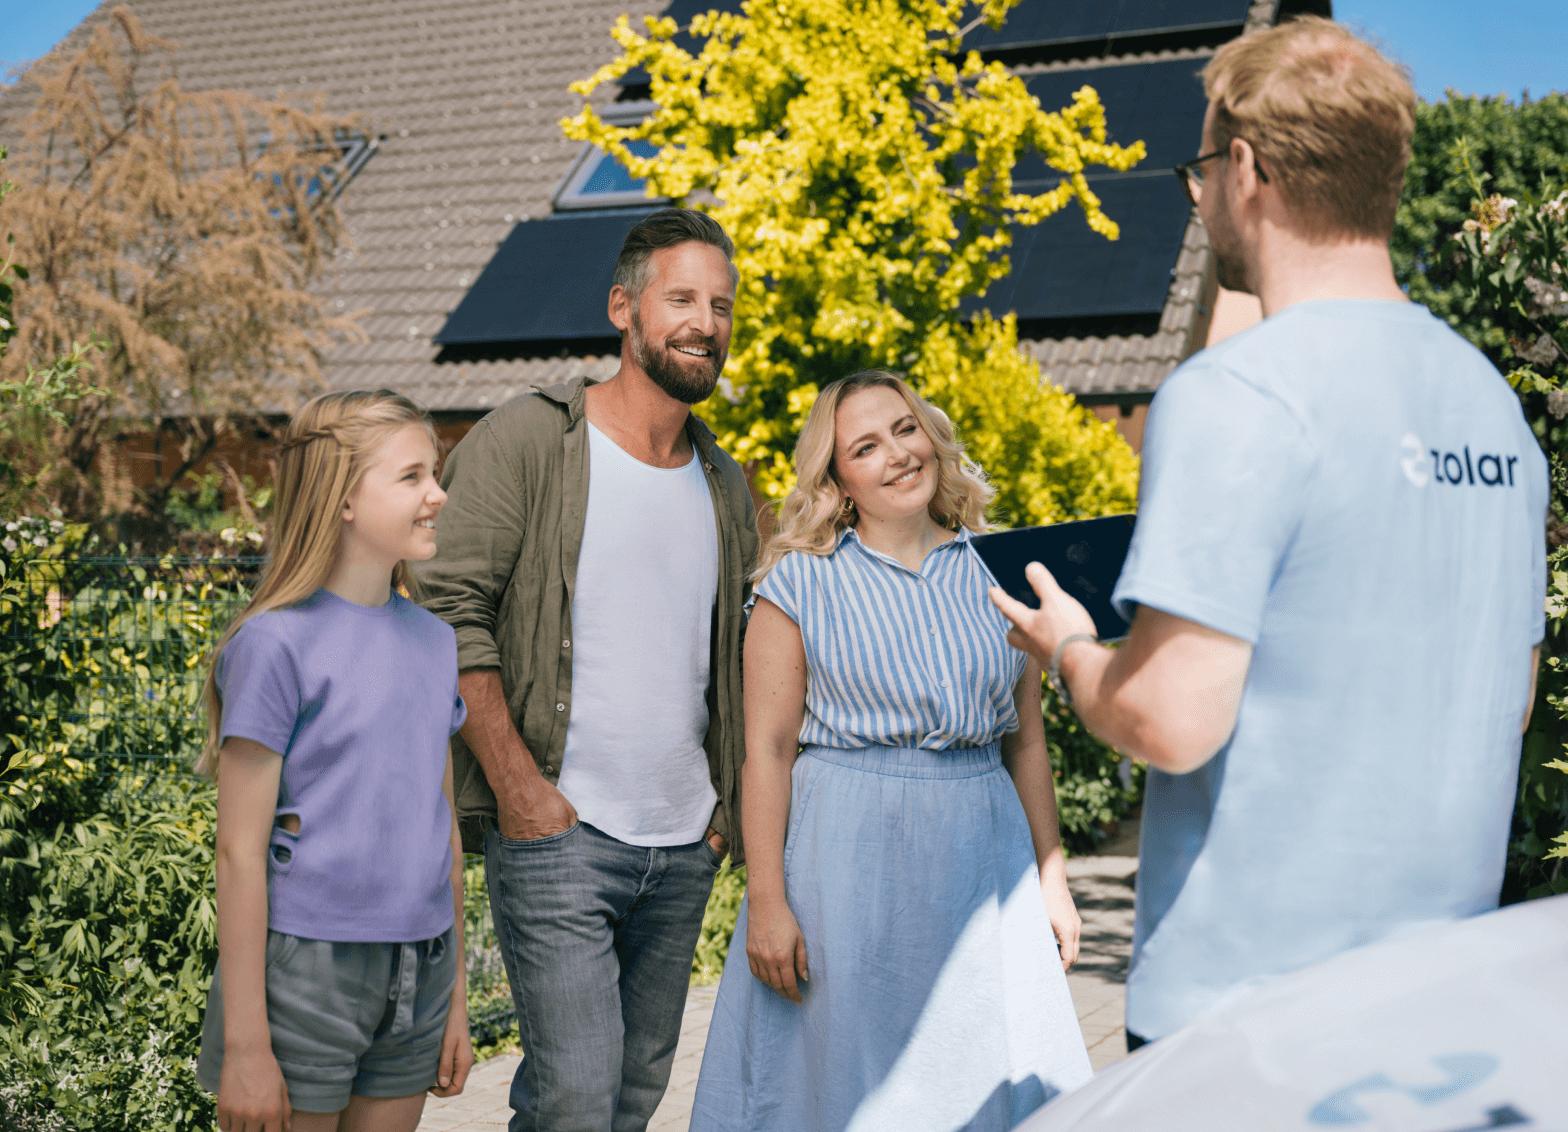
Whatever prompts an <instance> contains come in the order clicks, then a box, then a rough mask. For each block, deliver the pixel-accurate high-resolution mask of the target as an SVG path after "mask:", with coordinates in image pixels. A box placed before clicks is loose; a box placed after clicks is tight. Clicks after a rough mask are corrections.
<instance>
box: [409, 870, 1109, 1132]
mask: <svg viewBox="0 0 1568 1132" xmlns="http://www.w3.org/2000/svg"><path fill="white" fill-rule="evenodd" d="M1113 848H1114V849H1116V850H1122V851H1126V852H1130V851H1132V850H1131V848H1130V847H1128V846H1126V845H1117V846H1114V847H1113ZM1137 867H1138V860H1137V858H1136V857H1130V856H1103V857H1074V858H1073V859H1072V860H1071V861H1069V862H1068V864H1067V872H1068V876H1069V877H1070V878H1071V881H1072V887H1073V897H1074V899H1076V900H1077V902H1078V911H1079V914H1080V915H1082V917H1083V947H1082V950H1081V953H1080V958H1079V960H1078V963H1077V965H1076V966H1075V967H1074V968H1073V970H1072V973H1071V974H1069V975H1068V976H1067V981H1068V983H1069V985H1070V986H1071V988H1072V994H1073V1002H1074V1004H1075V1005H1076V1006H1077V1008H1078V1024H1079V1025H1080V1026H1081V1027H1082V1028H1083V1039H1084V1042H1085V1043H1086V1044H1087V1045H1088V1047H1089V1058H1090V1060H1091V1061H1092V1062H1093V1063H1094V1067H1095V1068H1096V1069H1100V1068H1102V1067H1103V1066H1106V1065H1109V1064H1111V1063H1112V1062H1114V1061H1120V1060H1121V1059H1122V1058H1123V1057H1125V1056H1127V1049H1126V1040H1127V1039H1126V1034H1125V1032H1124V1031H1123V1028H1122V986H1123V984H1124V983H1125V982H1126V980H1127V963H1128V959H1129V957H1130V955H1131V951H1132V883H1133V875H1134V873H1135V872H1136V871H1137ZM717 989H718V988H717V987H693V988H692V990H691V993H690V994H689V995H688V996H687V998H686V1017H685V1020H684V1021H683V1022H682V1023H681V1040H680V1045H679V1046H677V1047H676V1050H675V1068H674V1070H673V1071H672V1072H671V1074H670V1088H669V1091H668V1092H667V1093H665V1095H664V1102H663V1103H662V1104H661V1105H660V1106H659V1111H658V1112H657V1113H655V1114H654V1117H653V1123H652V1124H650V1125H649V1129H650V1132H685V1129H686V1125H687V1123H688V1122H689V1120H690V1118H691V1103H692V1094H693V1092H694V1091H695V1090H696V1087H697V1071H698V1069H700V1068H701V1066H702V1047H703V1043H704V1042H705V1041H706V1040H707V1037H708V1019H709V1018H710V1017H711V1016H712V1013H713V998H714V994H715V992H716V991H717ZM519 1060H520V1057H519V1055H517V1054H505V1055H502V1056H500V1057H494V1058H491V1059H490V1060H489V1061H486V1062H485V1063H484V1064H482V1065H479V1066H477V1067H475V1069H474V1071H473V1073H472V1075H471V1076H470V1077H469V1078H468V1088H467V1089H465V1090H464V1091H463V1095H462V1096H460V1097H453V1098H452V1099H450V1100H435V1099H431V1101H430V1102H429V1103H428V1104H426V1105H425V1118H424V1120H423V1121H421V1122H420V1125H419V1127H420V1132H495V1130H498V1129H504V1128H505V1127H506V1121H507V1117H508V1116H509V1115H510V1110H509V1109H508V1107H507V1103H506V1092H507V1087H508V1086H509V1085H510V1084H511V1080H512V1074H513V1072H514V1071H515V1070H516V1069H517V1063H518V1061H519Z"/></svg>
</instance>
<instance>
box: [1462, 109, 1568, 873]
mask: <svg viewBox="0 0 1568 1132" xmlns="http://www.w3.org/2000/svg"><path fill="white" fill-rule="evenodd" d="M1565 113H1568V111H1565ZM1455 160H1456V162H1457V163H1458V166H1459V168H1460V169H1461V171H1462V172H1463V173H1465V174H1466V175H1467V177H1468V179H1469V181H1470V185H1471V189H1472V192H1473V193H1474V196H1475V201H1474V205H1473V215H1472V216H1471V218H1470V219H1469V220H1467V221H1466V222H1465V223H1464V224H1463V226H1462V227H1461V228H1460V230H1459V231H1458V232H1457V233H1455V234H1454V237H1453V239H1454V241H1455V242H1456V243H1457V254H1456V255H1455V259H1456V260H1457V266H1456V272H1455V274H1456V278H1457V280H1458V286H1459V287H1460V288H1462V289H1463V292H1464V295H1465V297H1466V300H1467V304H1468V305H1469V306H1470V307H1471V308H1472V309H1474V310H1476V311H1477V312H1479V317H1482V318H1483V319H1484V321H1485V323H1486V325H1487V327H1488V329H1489V331H1490V335H1489V341H1490V343H1491V344H1490V346H1489V347H1488V344H1487V343H1483V348H1489V352H1490V353H1491V354H1492V356H1493V358H1494V360H1495V361H1497V363H1498V364H1499V365H1500V366H1501V367H1502V368H1503V369H1504V370H1505V371H1506V372H1507V374H1508V380H1509V383H1510V384H1511V385H1513V387H1514V389H1515V390H1516V391H1517V392H1518V394H1519V397H1520V401H1521V403H1522V405H1523V408H1524V412H1525V417H1526V419H1527V420H1528V421H1529V422H1530V427H1531V429H1532V430H1533V431H1534V432H1535V435H1536V437H1537V439H1539V440H1540V442H1541V444H1542V447H1543V448H1544V449H1545V451H1546V454H1547V459H1548V464H1549V467H1550V474H1551V505H1550V514H1549V516H1548V529H1547V532H1546V535H1547V545H1548V551H1547V594H1546V641H1545V644H1544V647H1543V648H1542V650H1541V653H1542V655H1541V668H1540V672H1539V674H1538V684H1537V696H1536V702H1535V705H1534V710H1533V712H1532V713H1531V719H1530V727H1529V730H1528V731H1527V732H1526V733H1525V738H1524V751H1523V758H1522V760H1521V765H1520V775H1519V800H1518V804H1517V806H1516V808H1515V810H1514V825H1513V840H1512V842H1511V843H1510V845H1509V860H1508V876H1507V880H1506V882H1505V889H1504V895H1505V897H1506V898H1508V899H1520V898H1524V897H1529V896H1542V895H1547V894H1549V893H1558V892H1568V869H1565V868H1564V862H1565V861H1568V778H1565V777H1564V774H1565V772H1568V189H1561V190H1560V191H1558V192H1556V194H1555V195H1553V194H1552V193H1551V192H1550V191H1548V192H1545V193H1543V194H1542V195H1541V196H1539V197H1535V196H1533V195H1531V196H1526V197H1525V198H1524V199H1523V200H1515V199H1513V198H1511V197H1504V196H1500V195H1496V194H1493V195H1490V196H1488V195H1485V194H1486V187H1487V186H1486V181H1487V180H1488V179H1489V177H1488V175H1487V174H1486V172H1485V170H1484V169H1483V168H1481V167H1480V166H1479V164H1478V162H1477V160H1476V158H1475V153H1474V150H1473V149H1472V146H1471V145H1470V143H1468V142H1467V141H1463V140H1462V141H1461V142H1459V143H1457V144H1456V146H1455ZM1564 183H1565V184H1568V173H1565V177H1564ZM1451 254H1452V253H1451Z"/></svg>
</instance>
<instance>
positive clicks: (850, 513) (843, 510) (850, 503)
mask: <svg viewBox="0 0 1568 1132" xmlns="http://www.w3.org/2000/svg"><path fill="white" fill-rule="evenodd" d="M854 515H855V501H854V500H853V499H851V498H850V497H849V496H847V495H846V496H844V502H843V503H841V504H839V508H838V517H839V518H840V519H843V520H844V521H845V522H846V523H847V522H849V520H850V519H852V518H853V517H854Z"/></svg>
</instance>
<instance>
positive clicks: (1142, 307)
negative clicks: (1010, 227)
mask: <svg viewBox="0 0 1568 1132" xmlns="http://www.w3.org/2000/svg"><path fill="white" fill-rule="evenodd" d="M1094 191H1095V194H1096V195H1097V196H1099V198H1100V202H1101V204H1102V205H1103V207H1104V208H1105V211H1106V213H1107V214H1108V215H1109V216H1110V217H1111V218H1112V219H1113V220H1115V221H1116V222H1117V223H1118V224H1120V225H1121V239H1119V240H1117V241H1115V242H1112V241H1110V240H1107V239H1105V238H1104V237H1102V236H1098V235H1096V234H1095V233H1093V232H1091V231H1090V230H1089V227H1088V225H1086V224H1085V223H1084V222H1083V217H1082V215H1081V214H1080V213H1079V212H1078V209H1077V206H1076V205H1072V206H1069V207H1068V208H1067V209H1066V210H1065V211H1063V212H1061V213H1058V214H1057V215H1055V216H1053V217H1051V218H1049V219H1048V220H1045V221H1043V222H1041V223H1040V224H1037V225H1035V226H1034V227H1032V228H1019V229H1017V230H1015V232H1014V233H1013V248H1012V251H1011V253H1010V254H1011V258H1012V271H1011V272H1010V273H1009V274H1008V275H1007V276H1006V278H1003V279H1000V280H998V281H997V282H996V283H995V284H993V285H992V287H991V290H990V291H989V292H987V294H986V295H985V297H984V298H983V299H979V300H975V301H971V302H969V303H967V304H966V305H965V309H967V310H970V311H973V310H978V309H980V308H981V307H985V308H988V309H989V310H990V311H991V312H992V313H993V314H996V315H1002V314H1006V313H1008V312H1009V311H1016V312H1017V313H1018V318H1019V319H1020V321H1025V322H1028V321H1037V320H1043V321H1054V320H1060V319H1084V318H1117V317H1129V316H1138V315H1158V314H1159V313H1160V312H1161V311H1162V310H1164V308H1165V296H1166V293H1167V292H1168V291H1169V290H1170V281H1171V271H1172V270H1173V269H1174V268H1175V266H1176V257H1177V256H1178V255H1179V254H1180V252H1181V240H1182V234H1183V233H1184V232H1185V231H1186V228H1187V220H1188V216H1189V214H1190V211H1189V210H1190V206H1189V205H1188V203H1187V197H1186V194H1185V193H1183V192H1182V190H1181V186H1180V185H1179V184H1177V182H1176V178H1175V177H1172V176H1170V175H1169V174H1167V175H1166V176H1163V177H1156V176H1145V177H1119V178H1106V179H1102V180H1099V181H1096V182H1094Z"/></svg>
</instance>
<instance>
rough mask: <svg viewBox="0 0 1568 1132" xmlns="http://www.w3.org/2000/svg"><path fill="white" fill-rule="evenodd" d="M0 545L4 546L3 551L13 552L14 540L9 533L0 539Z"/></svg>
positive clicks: (14, 550) (14, 548)
mask: <svg viewBox="0 0 1568 1132" xmlns="http://www.w3.org/2000/svg"><path fill="white" fill-rule="evenodd" d="M0 546H3V547H5V552H6V553H7V554H14V553H15V552H16V540H15V539H14V538H12V537H11V536H10V535H6V536H5V538H3V539H0Z"/></svg>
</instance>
